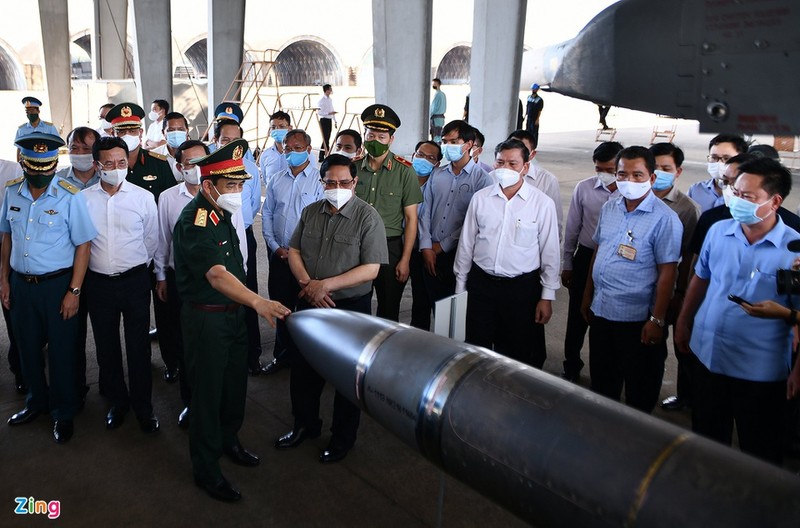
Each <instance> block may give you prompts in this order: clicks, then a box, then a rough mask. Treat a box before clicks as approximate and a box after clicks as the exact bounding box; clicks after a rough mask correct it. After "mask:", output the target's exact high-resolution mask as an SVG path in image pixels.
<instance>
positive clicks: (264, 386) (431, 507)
mask: <svg viewBox="0 0 800 528" xmlns="http://www.w3.org/2000/svg"><path fill="white" fill-rule="evenodd" d="M649 134H650V130H649V129H647V130H646V129H629V130H620V132H619V134H618V136H617V139H618V140H620V141H622V142H623V143H624V144H625V145H631V144H647V142H648V141H649ZM708 137H709V136H707V135H702V136H701V135H699V134H697V133H696V126H693V125H692V124H690V123H685V124H682V125H681V126H680V128H679V134H678V137H677V138H676V143H678V144H679V145H681V146H682V147H683V148H684V149H685V150H686V154H687V160H688V161H687V162H686V164H685V165H684V167H685V171H684V175H683V177H682V179H681V181H680V183H679V187H680V188H681V189H682V190H684V191H685V190H687V189H688V187H689V185H690V184H691V183H692V182H694V181H697V180H700V179H704V178H705V154H706V144H707V141H708ZM594 146H595V142H594V131H583V132H574V133H557V134H543V135H542V138H541V149H540V151H539V154H538V156H537V160H538V161H539V162H540V163H541V164H542V165H543V166H545V167H546V168H548V169H549V170H551V171H552V172H553V173H555V174H556V175H557V176H558V177H559V179H560V181H561V191H562V201H563V204H562V205H563V207H564V212H565V216H566V212H567V207H568V204H569V198H570V194H571V190H572V188H573V187H574V185H575V184H576V183H577V182H578V181H580V180H581V179H583V178H586V177H589V176H591V175H592V174H593V167H592V165H591V151H592V150H593V149H594ZM793 198H794V199H793ZM796 206H797V200H796V197H790V199H789V200H788V207H789V208H790V209H792V210H794V209H795V208H796ZM256 229H260V219H259V220H257V224H256ZM259 250H260V252H259V271H260V284H261V285H262V288H264V289H265V288H266V286H265V285H266V275H267V265H266V257H265V254H264V251H263V243H261V242H260V247H259ZM557 296H558V299H557V301H556V303H555V306H554V317H553V320H552V321H551V322H550V323H549V324H548V325H547V342H548V350H549V357H548V360H547V363H546V364H545V371H547V372H550V373H552V374H555V375H558V374H559V373H560V372H561V360H562V359H563V358H562V355H563V338H564V329H565V326H566V305H567V294H566V291H564V290H563V289H562V290H560V291H559V292H558V294H557ZM402 306H403V311H402V313H401V321H403V322H408V320H409V318H410V307H411V298H410V288H406V296H405V297H404V300H403V305H402ZM0 333H1V334H2V335H0V349H2V348H4V345H2V343H5V342H6V341H5V340H6V337H5V328H3V329H2V330H0ZM90 334H91V332H90ZM273 335H274V334H273V331H272V330H271V329H269V327H268V326H267V325H266V323H263V324H262V340H263V348H264V351H265V352H264V356H263V359H264V360H265V361H267V360H269V359H270V358H271V350H272V343H273ZM88 349H89V352H88V353H89V357H88V358H87V363H88V365H89V367H88V372H87V378H88V380H89V382H90V384H91V391H90V392H89V395H88V398H87V402H86V408H85V410H84V411H83V412H82V413H81V414H80V415H79V416H78V417H77V419H76V422H75V427H76V432H75V436H74V438H73V439H72V441H71V442H70V443H68V444H67V445H63V446H61V445H57V444H55V443H54V442H53V440H52V436H51V433H50V429H51V425H50V421H49V419H48V418H46V417H40V418H39V419H37V420H36V421H35V422H34V423H32V424H29V425H26V426H21V427H14V428H11V427H7V426H5V425H0V468H1V469H0V504H2V505H3V506H2V507H0V526H80V527H86V526H152V527H158V526H212V525H214V526H274V527H283V526H286V527H289V526H326V527H327V526H344V525H362V526H383V527H394V526H398V527H400V526H402V527H409V526H437V525H438V524H439V523H440V522H441V525H442V526H481V527H486V526H504V527H513V526H523V525H524V523H522V522H521V521H519V520H518V519H517V518H516V517H514V516H512V515H511V514H509V513H507V512H506V511H505V510H503V509H502V508H500V507H499V506H497V505H495V504H494V503H492V502H490V501H489V500H487V499H485V498H483V497H482V496H480V495H478V494H477V493H475V492H473V491H472V490H471V489H469V488H467V487H466V486H464V485H462V484H460V483H459V482H457V481H455V480H453V479H451V478H448V477H446V476H443V475H442V473H441V472H440V471H439V470H438V469H437V468H435V467H434V466H433V465H432V464H430V463H429V462H427V461H426V460H424V459H423V458H422V457H421V456H420V455H418V454H417V453H416V452H414V451H412V450H411V449H410V448H408V447H406V446H405V445H404V444H402V443H400V441H399V440H397V439H396V438H395V437H393V436H392V435H390V434H389V433H387V432H386V431H385V430H384V429H383V428H382V427H381V426H379V425H378V424H377V423H375V422H374V421H373V420H371V419H370V418H369V417H364V418H363V419H362V426H361V429H360V431H359V439H358V443H357V444H356V447H355V448H354V449H353V450H352V451H351V453H350V454H349V455H348V457H347V459H345V460H344V461H343V462H341V463H339V464H334V465H330V466H322V465H321V464H319V462H318V461H317V456H318V454H319V452H320V450H321V449H322V448H323V447H325V445H326V443H327V435H326V434H325V435H323V436H322V437H321V438H320V439H317V440H311V441H307V442H306V443H305V444H303V445H302V446H301V447H300V448H298V449H296V450H293V451H289V452H278V451H276V450H275V449H274V448H273V447H272V444H273V441H274V440H275V438H276V437H277V436H279V435H281V434H283V433H284V432H287V431H288V430H289V429H290V428H291V424H292V419H291V410H290V406H289V400H288V382H289V373H288V371H286V370H284V371H281V372H279V373H277V374H275V375H272V376H269V377H265V376H259V377H254V378H249V380H248V401H247V415H246V419H245V423H244V426H243V427H242V430H241V432H240V439H241V441H242V443H243V445H244V446H245V447H247V448H248V449H250V450H252V451H254V452H256V453H257V454H259V455H260V457H261V465H260V466H259V467H257V468H242V467H239V466H235V465H233V464H231V463H229V462H228V461H227V460H225V459H223V460H222V468H223V472H224V473H225V474H226V476H227V477H228V478H229V479H230V480H231V481H232V482H234V483H235V484H236V485H238V486H239V488H240V489H241V491H242V493H243V496H244V498H243V500H242V501H241V502H239V503H238V504H234V505H230V504H223V503H219V502H216V501H214V500H212V499H210V498H208V497H207V496H206V495H205V493H204V492H202V491H201V490H199V489H198V488H196V487H195V486H194V485H193V483H192V472H191V464H190V460H189V450H188V439H187V434H186V432H184V431H183V430H181V429H179V428H178V426H177V416H178V413H179V412H180V410H181V405H180V399H179V395H178V386H177V385H167V384H166V383H165V382H164V381H163V379H162V378H161V361H160V356H159V352H158V347H157V345H156V344H155V343H154V345H153V361H152V363H153V379H154V383H153V403H154V406H155V412H156V414H157V415H158V416H159V418H160V419H161V431H160V432H159V433H157V434H155V435H149V436H148V435H145V434H143V433H142V432H141V431H140V430H139V428H138V424H137V423H136V421H135V420H134V419H133V416H132V415H129V417H128V420H127V421H126V423H125V424H124V425H123V426H122V427H121V428H120V429H118V430H115V431H107V430H106V429H105V427H104V418H105V414H106V412H107V404H106V403H105V402H104V401H103V399H102V398H101V397H100V396H99V395H98V393H97V363H96V360H95V353H94V341H93V339H92V338H91V336H90V338H89V343H88ZM670 350H671V347H670ZM583 357H584V361H585V362H587V363H588V349H587V347H584V351H583ZM587 376H588V369H584V377H583V378H582V379H581V380H580V384H581V385H583V386H586V387H588V385H589V380H588V377H587ZM674 386H675V360H674V356H672V355H670V358H669V359H668V361H667V367H666V371H665V376H664V383H663V386H662V397H666V396H668V395H670V394H673V392H674ZM332 399H333V398H332V390H331V389H330V388H329V387H328V388H326V392H325V394H324V396H323V404H324V405H323V414H322V416H323V419H324V420H325V426H324V428H325V429H327V427H329V424H330V416H331V401H332ZM23 406H24V398H23V397H22V396H19V395H17V394H16V393H15V392H14V389H13V377H12V376H11V374H10V373H9V371H8V370H7V369H6V368H5V365H3V367H2V368H0V418H3V419H4V420H5V419H6V418H7V417H8V416H10V415H11V414H13V413H14V412H16V411H18V410H20V409H21V408H22V407H23ZM655 415H656V416H657V417H659V418H662V419H665V420H668V421H670V422H672V423H675V424H677V425H679V426H682V427H688V426H689V415H688V413H687V412H677V413H666V412H663V411H661V410H660V409H657V410H656V412H655ZM326 432H327V431H326ZM788 465H789V467H792V468H794V470H795V471H796V470H797V467H796V466H798V461H797V460H790V461H789V463H788ZM442 492H443V493H442ZM15 497H33V498H34V499H36V500H46V501H52V500H58V501H60V503H61V510H60V517H59V518H58V520H57V521H55V522H52V521H49V520H48V519H47V518H46V516H45V515H26V516H17V515H15V514H14V513H13V511H14V507H15V502H14V498H15Z"/></svg>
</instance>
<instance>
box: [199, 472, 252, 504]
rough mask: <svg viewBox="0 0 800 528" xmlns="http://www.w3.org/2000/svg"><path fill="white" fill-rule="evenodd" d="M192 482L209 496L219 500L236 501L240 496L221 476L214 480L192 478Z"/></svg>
mask: <svg viewBox="0 0 800 528" xmlns="http://www.w3.org/2000/svg"><path fill="white" fill-rule="evenodd" d="M194 483H195V484H197V486H198V487H199V488H200V489H202V490H204V491H205V492H206V493H208V494H209V495H210V496H211V497H213V498H215V499H217V500H220V501H225V502H236V501H238V500H239V499H241V498H242V494H241V493H239V490H237V489H236V488H234V487H233V486H232V485H231V483H230V482H228V480H227V479H226V478H225V477H222V478H221V479H219V480H218V481H216V482H206V481H203V480H200V479H194Z"/></svg>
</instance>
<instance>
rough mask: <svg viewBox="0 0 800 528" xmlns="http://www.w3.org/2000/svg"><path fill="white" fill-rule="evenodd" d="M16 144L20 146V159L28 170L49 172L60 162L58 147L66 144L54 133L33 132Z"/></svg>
mask: <svg viewBox="0 0 800 528" xmlns="http://www.w3.org/2000/svg"><path fill="white" fill-rule="evenodd" d="M14 144H15V145H16V146H17V147H19V155H20V160H21V161H22V165H23V166H24V167H25V169H26V170H30V171H35V172H47V171H49V170H52V169H54V168H55V166H56V165H57V164H58V148H59V147H63V146H64V140H63V139H61V138H60V137H58V136H54V135H53V134H45V133H43V132H33V133H31V134H28V135H27V136H22V137H21V138H19V139H18V140H17V141H16V143H14Z"/></svg>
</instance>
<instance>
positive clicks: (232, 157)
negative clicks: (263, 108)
mask: <svg viewBox="0 0 800 528" xmlns="http://www.w3.org/2000/svg"><path fill="white" fill-rule="evenodd" d="M243 145H244V146H243ZM246 148H247V147H246V142H245V141H244V140H235V141H232V142H231V143H229V144H228V145H226V146H225V147H223V148H221V149H220V150H218V151H216V152H213V153H212V154H209V155H208V156H206V157H204V158H202V159H201V160H199V161H198V163H197V165H198V166H200V168H201V174H202V176H203V178H206V177H208V176H213V175H217V174H220V175H223V176H224V177H226V178H231V179H246V178H249V176H248V175H247V173H246V172H245V171H244V167H243V166H242V164H241V157H242V156H243V154H244V149H246ZM231 161H233V162H237V161H238V167H240V170H237V169H236V168H234V167H231V165H232V163H231ZM234 164H235V163H234ZM215 167H216V168H218V170H219V171H218V172H215ZM232 170H234V171H235V172H231V171H232ZM230 216H231V215H230V214H229V213H227V212H223V211H220V210H219V209H216V208H215V207H214V206H213V205H212V204H211V202H210V201H209V200H208V198H206V196H205V195H204V194H203V193H202V192H200V193H198V194H197V196H196V197H195V198H194V199H193V200H192V201H191V202H189V204H188V205H187V206H186V207H185V208H184V210H183V212H182V213H181V216H180V217H179V219H178V222H177V224H176V225H175V230H174V233H173V248H174V256H175V277H176V282H177V286H178V292H179V294H180V297H181V300H182V301H183V307H182V309H181V325H182V329H183V342H184V353H185V354H186V357H185V360H186V366H187V370H188V374H189V381H190V386H191V388H192V401H191V405H190V408H191V410H192V411H191V412H192V417H191V421H190V425H189V448H190V452H191V458H192V467H193V470H194V476H195V480H196V481H198V483H200V482H211V483H213V482H215V481H218V480H219V479H221V478H222V472H221V470H220V467H219V458H220V456H221V455H222V452H223V448H227V447H231V446H233V445H234V444H237V443H238V439H237V433H238V431H239V428H240V427H241V425H242V420H243V419H244V405H245V397H246V392H247V332H246V327H245V312H244V309H243V308H242V307H241V306H240V305H238V304H236V303H234V302H233V301H231V299H229V298H228V297H226V296H225V295H223V294H222V293H220V292H219V291H217V290H216V289H214V288H213V287H212V286H211V284H210V283H209V282H208V279H207V278H206V273H207V272H208V270H209V269H211V268H212V267H213V266H216V265H221V266H224V267H225V269H226V270H228V271H229V272H230V273H232V274H233V275H234V276H235V277H236V278H237V279H238V280H240V281H241V282H242V283H244V281H245V271H244V263H243V258H242V253H241V251H240V250H239V237H238V236H237V235H236V229H235V228H234V226H233V225H232V223H231V219H230Z"/></svg>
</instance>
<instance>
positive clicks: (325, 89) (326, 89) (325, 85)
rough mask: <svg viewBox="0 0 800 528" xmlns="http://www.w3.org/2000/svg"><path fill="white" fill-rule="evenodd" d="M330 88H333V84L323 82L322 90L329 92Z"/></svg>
mask: <svg viewBox="0 0 800 528" xmlns="http://www.w3.org/2000/svg"><path fill="white" fill-rule="evenodd" d="M330 89H331V85H330V84H323V85H322V91H323V92H327V91H328V90H330Z"/></svg>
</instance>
